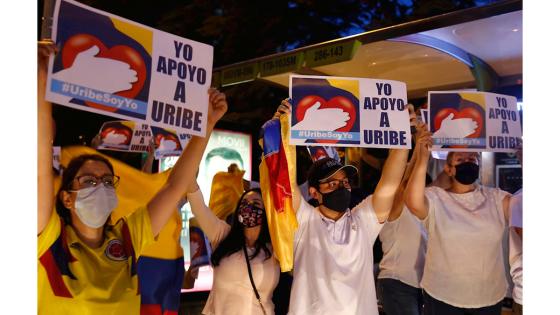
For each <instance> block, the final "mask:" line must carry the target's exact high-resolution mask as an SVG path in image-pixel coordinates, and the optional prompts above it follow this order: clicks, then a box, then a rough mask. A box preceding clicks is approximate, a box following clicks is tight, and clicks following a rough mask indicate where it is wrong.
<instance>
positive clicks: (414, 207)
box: [404, 124, 432, 220]
mask: <svg viewBox="0 0 560 315" xmlns="http://www.w3.org/2000/svg"><path fill="white" fill-rule="evenodd" d="M418 130H419V131H420V130H422V132H423V133H424V135H423V136H421V137H419V138H418V142H417V143H416V148H415V151H417V152H416V159H417V161H416V163H415V164H414V167H413V169H412V174H411V175H410V179H409V181H408V184H407V185H406V189H405V192H404V195H405V204H406V206H407V207H408V209H410V211H411V212H412V214H414V215H415V216H416V217H418V218H419V219H420V220H423V219H425V218H426V216H427V215H428V200H427V199H426V197H425V196H424V190H425V189H426V172H427V170H428V160H429V158H430V148H431V146H432V137H431V134H430V133H429V132H428V133H426V132H425V131H426V125H425V124H419V126H418Z"/></svg>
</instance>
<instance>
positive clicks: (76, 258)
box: [37, 207, 154, 315]
mask: <svg viewBox="0 0 560 315" xmlns="http://www.w3.org/2000/svg"><path fill="white" fill-rule="evenodd" d="M153 242H154V236H153V234H152V227H151V223H150V218H149V215H148V211H147V209H146V208H145V207H143V208H140V209H138V210H137V211H134V212H133V213H131V214H130V215H128V216H126V217H124V218H123V219H121V220H119V221H118V222H117V223H116V224H115V225H114V226H111V227H109V228H108V229H107V231H106V233H105V240H104V242H103V245H102V246H101V247H99V248H97V249H92V248H90V247H88V246H87V245H85V244H84V243H82V242H81V241H80V239H79V238H78V236H77V235H76V232H75V231H74V229H73V228H72V227H71V226H69V225H67V226H64V224H63V222H62V220H61V219H60V217H59V216H58V214H57V213H56V210H53V214H52V215H51V218H50V219H49V223H48V224H47V226H46V227H45V229H44V230H43V232H42V233H41V234H40V235H39V236H38V238H37V250H38V253H37V257H38V260H37V267H38V291H37V293H38V313H39V314H41V315H43V314H57V315H62V314H80V315H89V314H92V315H93V314H102V315H109V314H140V295H139V290H138V277H137V276H136V261H137V259H138V256H139V254H140V253H141V252H142V249H143V248H144V247H146V246H147V245H149V244H152V243H153Z"/></svg>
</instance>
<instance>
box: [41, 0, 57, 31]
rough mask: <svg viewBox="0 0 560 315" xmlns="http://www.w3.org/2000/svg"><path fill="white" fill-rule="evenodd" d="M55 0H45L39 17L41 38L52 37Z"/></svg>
mask: <svg viewBox="0 0 560 315" xmlns="http://www.w3.org/2000/svg"><path fill="white" fill-rule="evenodd" d="M54 4H55V0H45V2H44V3H43V17H42V18H41V39H52V24H53V13H54Z"/></svg>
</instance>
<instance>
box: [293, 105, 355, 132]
mask: <svg viewBox="0 0 560 315" xmlns="http://www.w3.org/2000/svg"><path fill="white" fill-rule="evenodd" d="M320 106H321V103H320V102H318V101H317V102H315V104H313V105H312V106H311V107H309V108H308V109H307V110H306V111H305V114H304V117H303V119H302V120H301V121H300V122H299V123H297V124H296V125H294V126H293V127H292V128H294V129H313V130H321V131H332V130H336V129H338V128H342V127H344V126H346V122H347V121H348V120H350V114H348V113H347V112H345V111H343V110H342V109H340V108H319V107H320Z"/></svg>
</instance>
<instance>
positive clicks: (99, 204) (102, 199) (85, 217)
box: [75, 184, 118, 228]
mask: <svg viewBox="0 0 560 315" xmlns="http://www.w3.org/2000/svg"><path fill="white" fill-rule="evenodd" d="M117 203H118V201H117V194H116V193H115V188H111V187H105V185H103V184H100V185H98V186H97V187H88V188H84V189H80V190H78V195H77V197H76V202H75V206H76V214H77V215H78V218H80V221H82V223H84V224H85V225H87V226H89V227H91V228H99V227H102V226H103V225H104V224H105V222H107V218H109V216H110V215H111V212H113V209H115V208H116V207H117Z"/></svg>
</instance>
